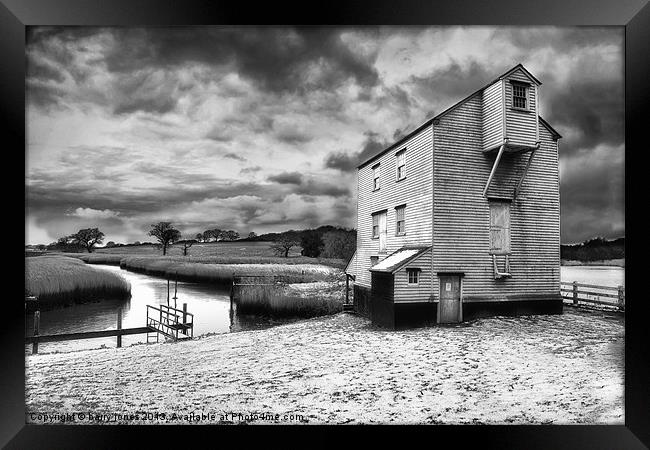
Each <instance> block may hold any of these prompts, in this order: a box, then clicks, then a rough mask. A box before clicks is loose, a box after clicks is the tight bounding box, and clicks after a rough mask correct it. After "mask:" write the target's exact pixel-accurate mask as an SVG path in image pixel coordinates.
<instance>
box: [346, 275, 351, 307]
mask: <svg viewBox="0 0 650 450" xmlns="http://www.w3.org/2000/svg"><path fill="white" fill-rule="evenodd" d="M348 303H350V276H349V275H348V274H347V273H346V274H345V304H346V305H347V304H348Z"/></svg>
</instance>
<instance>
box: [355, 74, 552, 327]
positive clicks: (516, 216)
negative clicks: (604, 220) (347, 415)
mask: <svg viewBox="0 0 650 450" xmlns="http://www.w3.org/2000/svg"><path fill="white" fill-rule="evenodd" d="M540 85H541V82H540V81H539V80H538V79H537V78H535V77H534V76H533V75H532V74H531V73H530V72H529V71H528V70H526V68H524V66H522V65H521V64H518V65H517V66H515V67H513V68H512V69H510V70H508V71H507V72H506V73H504V74H503V75H501V76H499V77H498V78H497V79H495V80H494V81H492V82H491V83H489V84H487V85H486V86H484V87H482V88H481V89H479V90H477V91H476V92H474V93H473V94H471V95H469V96H468V97H466V98H464V99H463V100H461V101H459V102H458V103H456V104H455V105H453V106H451V107H450V108H448V109H447V110H445V111H444V112H442V113H440V114H438V115H437V116H435V117H433V118H432V119H430V120H428V121H427V122H425V123H424V124H422V125H421V126H420V127H418V128H417V129H415V130H414V131H412V132H411V133H409V134H408V135H406V136H405V137H403V138H402V139H400V140H399V141H397V142H395V143H394V144H392V145H391V146H390V147H388V148H386V149H385V150H383V151H381V152H380V153H378V154H376V155H374V156H373V157H371V158H370V159H368V160H366V161H364V162H362V163H361V164H360V165H359V166H358V170H357V195H358V202H357V249H356V253H355V254H354V256H353V257H352V259H351V260H350V262H349V263H348V266H347V267H346V273H347V274H348V275H349V276H350V278H351V279H352V280H354V308H355V310H356V311H357V312H358V313H360V314H362V315H365V316H367V317H370V318H371V319H372V321H373V323H375V324H378V325H380V326H385V327H389V328H395V327H400V326H406V325H417V324H432V323H454V322H461V321H463V320H467V319H470V318H474V317H480V316H485V315H497V314H509V315H510V314H540V313H542V314H547V313H561V312H562V299H561V297H560V186H559V158H558V140H559V138H560V137H561V136H560V135H559V134H558V133H557V131H555V130H554V129H553V128H552V127H551V126H550V125H549V124H548V123H547V122H546V121H545V120H544V119H542V118H541V117H540V116H539V112H538V89H539V86H540Z"/></svg>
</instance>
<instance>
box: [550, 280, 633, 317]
mask: <svg viewBox="0 0 650 450" xmlns="http://www.w3.org/2000/svg"><path fill="white" fill-rule="evenodd" d="M560 295H561V296H562V298H563V299H564V300H565V301H568V302H569V304H573V305H574V306H578V305H579V304H580V303H591V304H595V305H602V306H611V307H613V308H616V309H617V310H619V311H625V287H623V286H618V287H613V286H599V285H595V284H586V283H578V282H577V281H574V282H573V283H568V282H562V283H560Z"/></svg>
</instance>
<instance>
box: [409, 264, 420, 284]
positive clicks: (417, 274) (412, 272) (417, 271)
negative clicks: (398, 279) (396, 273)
mask: <svg viewBox="0 0 650 450" xmlns="http://www.w3.org/2000/svg"><path fill="white" fill-rule="evenodd" d="M411 275H414V278H415V281H411ZM421 277H422V269H418V268H414V267H409V268H407V269H406V280H407V283H408V284H410V285H413V284H420V278H421Z"/></svg>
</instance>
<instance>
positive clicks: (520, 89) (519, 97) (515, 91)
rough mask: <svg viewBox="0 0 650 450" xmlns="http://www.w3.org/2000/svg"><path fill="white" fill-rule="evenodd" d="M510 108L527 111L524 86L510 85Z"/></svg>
mask: <svg viewBox="0 0 650 450" xmlns="http://www.w3.org/2000/svg"><path fill="white" fill-rule="evenodd" d="M512 106H513V107H515V108H520V109H528V105H527V104H526V86H525V85H523V84H514V83H513V84H512Z"/></svg>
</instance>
